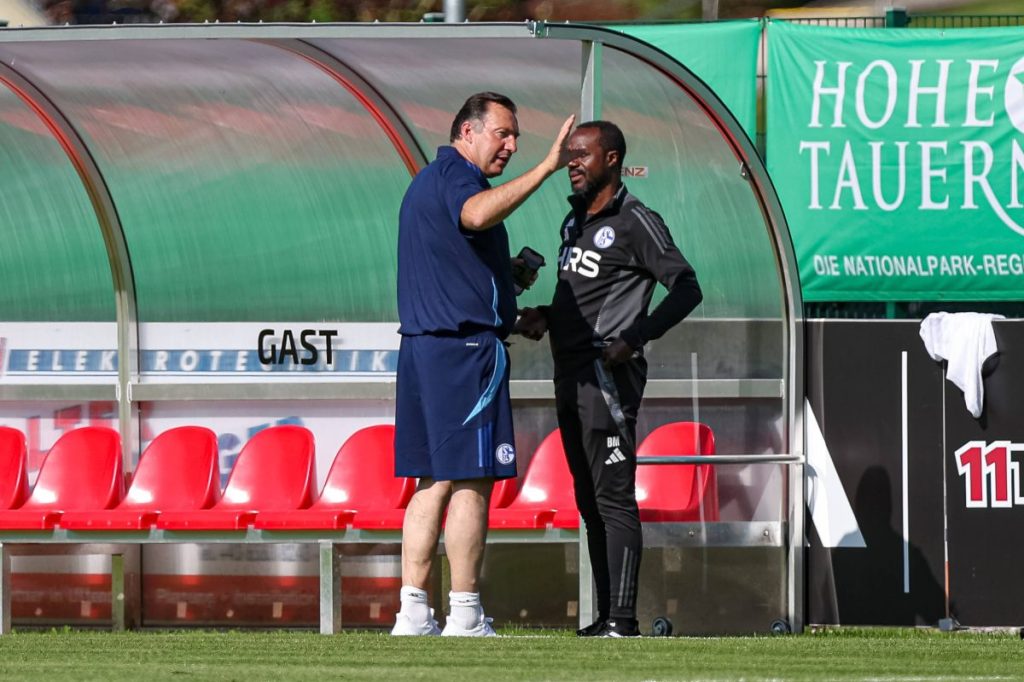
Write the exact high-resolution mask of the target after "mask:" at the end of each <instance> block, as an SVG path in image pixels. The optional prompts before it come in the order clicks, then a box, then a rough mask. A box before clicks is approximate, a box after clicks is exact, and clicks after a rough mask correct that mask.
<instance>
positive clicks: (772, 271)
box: [603, 48, 783, 319]
mask: <svg viewBox="0 0 1024 682" xmlns="http://www.w3.org/2000/svg"><path fill="white" fill-rule="evenodd" d="M603 65H604V72H603V78H604V80H603V83H604V117H605V118H607V119H609V120H611V121H615V122H616V123H618V124H619V125H620V126H621V127H622V129H623V131H624V133H625V135H626V142H627V145H628V151H627V154H626V163H625V165H626V166H627V167H629V166H645V167H647V169H648V172H649V174H648V177H646V178H640V177H637V178H632V179H629V180H627V184H628V186H629V188H630V191H632V192H633V193H634V194H636V195H637V196H638V197H639V198H640V199H641V200H643V201H644V202H645V203H647V204H648V205H649V206H650V207H651V208H652V209H654V210H655V211H657V212H658V213H660V214H661V215H662V217H663V218H664V219H665V222H666V224H667V225H668V226H669V228H670V230H671V231H672V234H673V237H674V238H675V241H676V243H677V245H678V246H679V248H680V249H681V250H682V252H683V253H684V255H686V257H687V259H688V260H690V262H691V263H692V264H693V265H694V267H695V268H696V270H697V274H698V276H699V278H700V281H701V287H702V289H703V291H704V303H703V304H702V305H701V308H700V309H699V310H698V311H697V314H698V315H699V316H701V317H706V318H741V319H749V318H769V319H780V318H782V316H783V308H782V306H783V289H782V282H781V279H780V277H779V265H778V262H777V260H776V257H775V247H774V245H773V243H772V240H771V236H770V232H769V229H768V227H767V225H766V224H765V218H764V216H763V215H762V213H761V210H760V206H759V204H758V201H757V197H756V196H755V194H754V191H753V188H752V186H751V184H750V183H749V182H748V181H747V179H746V178H745V177H744V176H743V174H742V170H743V169H742V167H741V163H740V160H739V159H738V158H737V157H736V155H735V154H734V152H733V150H732V149H731V148H730V146H729V143H728V141H727V140H726V138H725V137H724V133H723V131H722V130H720V129H719V128H718V127H717V126H716V125H715V123H714V121H713V120H712V119H711V118H710V117H709V115H708V114H707V112H706V111H705V110H704V109H703V108H702V107H701V106H700V105H699V104H698V103H697V102H696V101H695V100H694V99H693V98H692V97H691V96H690V95H689V94H687V93H686V91H684V90H683V89H682V88H681V87H680V86H679V85H677V84H676V83H675V82H673V81H672V80H670V79H669V78H668V77H667V76H665V75H664V74H662V73H661V72H659V71H657V70H656V69H652V68H651V66H650V65H649V64H647V63H645V62H642V61H640V60H639V59H636V58H635V57H632V56H630V55H628V54H625V53H624V52H621V51H618V50H615V49H613V48H609V49H606V50H605V51H604V60H603Z"/></svg>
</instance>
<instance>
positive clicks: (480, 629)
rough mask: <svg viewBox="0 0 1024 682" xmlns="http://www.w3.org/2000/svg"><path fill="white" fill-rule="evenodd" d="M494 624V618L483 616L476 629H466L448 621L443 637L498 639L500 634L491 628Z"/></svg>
mask: <svg viewBox="0 0 1024 682" xmlns="http://www.w3.org/2000/svg"><path fill="white" fill-rule="evenodd" d="M492 622H494V619H493V618H488V617H487V616H483V617H482V618H480V622H479V623H477V624H476V626H475V627H472V628H470V629H468V630H467V629H466V628H464V627H462V626H461V625H457V624H456V623H453V622H452V621H450V620H449V621H448V622H447V623H445V625H444V632H442V633H441V636H442V637H497V636H498V633H497V632H495V631H494V628H492V627H491V623H492Z"/></svg>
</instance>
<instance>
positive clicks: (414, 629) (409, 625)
mask: <svg viewBox="0 0 1024 682" xmlns="http://www.w3.org/2000/svg"><path fill="white" fill-rule="evenodd" d="M391 634H392V635H393V636H398V637H423V636H434V637H436V636H438V635H440V634H441V628H440V627H438V625H437V621H436V620H434V609H430V620H428V621H427V622H425V623H419V624H417V623H414V622H412V621H411V620H410V619H409V616H407V615H405V614H404V613H397V614H395V627H393V628H391Z"/></svg>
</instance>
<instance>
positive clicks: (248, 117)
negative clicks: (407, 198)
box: [0, 40, 409, 322]
mask: <svg viewBox="0 0 1024 682" xmlns="http://www.w3.org/2000/svg"><path fill="white" fill-rule="evenodd" d="M0 58H3V59H4V60H6V61H15V60H16V62H17V64H18V65H19V69H20V70H21V72H22V73H24V74H25V75H26V77H28V78H30V79H31V80H33V81H34V82H35V83H36V84H37V85H39V86H40V87H41V88H42V89H44V90H45V92H46V93H47V94H48V95H49V96H50V97H51V98H52V99H53V101H54V102H55V104H56V105H57V106H58V107H59V108H60V109H61V110H62V111H63V112H64V113H65V114H66V115H67V116H68V117H69V118H70V119H71V121H72V123H73V124H74V125H75V126H76V128H77V129H78V130H79V131H80V132H81V134H82V136H83V137H84V139H85V140H86V144H87V145H88V146H89V147H90V149H91V150H92V152H93V154H94V156H95V158H96V161H97V163H98V164H99V166H100V169H101V171H102V172H103V174H104V176H105V178H106V181H107V183H108V185H109V186H110V189H111V193H112V195H113V197H114V201H115V203H116V204H117V208H118V212H119V214H120V217H121V220H122V221H123V223H124V228H125V233H126V238H127V241H128V247H129V250H130V252H131V257H132V261H133V269H134V273H135V277H136V291H137V298H138V309H139V319H140V321H171V322H173V321H248V320H281V321H288V320H317V319H331V320H358V321H383V320H393V319H395V317H396V315H395V282H394V280H395V278H394V271H395V248H394V243H395V235H396V230H397V212H398V205H399V203H400V201H401V197H402V194H403V193H404V191H405V188H406V186H407V185H408V182H409V172H408V170H407V169H406V167H405V165H404V164H403V162H402V160H401V157H400V156H399V155H398V153H397V152H396V150H395V148H394V147H393V146H392V144H391V142H390V140H389V139H388V138H387V137H386V135H385V134H384V132H383V129H382V128H380V126H379V125H378V124H377V123H376V122H375V121H374V119H373V117H372V116H371V115H370V114H369V113H368V112H367V110H366V109H364V108H363V106H362V105H361V104H360V103H359V102H358V101H357V100H356V98H355V97H354V96H353V95H352V94H351V93H349V92H348V91H347V90H346V89H345V88H344V87H342V85H340V84H339V83H338V82H336V81H335V80H334V79H333V78H331V77H330V76H329V75H328V74H327V73H325V72H324V71H322V70H321V69H319V68H318V67H317V66H315V65H313V64H311V63H309V62H308V61H306V60H304V59H302V58H299V57H297V56H295V55H293V54H292V53H290V52H288V51H286V50H284V49H281V48H279V47H275V46H271V45H267V44H262V43H258V42H254V41H246V40H173V41H171V40H158V41H134V40H125V41H120V40H119V41H117V42H116V45H112V44H109V43H107V42H105V41H95V42H85V41H83V42H71V41H69V42H55V43H46V44H8V45H3V46H0Z"/></svg>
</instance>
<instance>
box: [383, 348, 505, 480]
mask: <svg viewBox="0 0 1024 682" xmlns="http://www.w3.org/2000/svg"><path fill="white" fill-rule="evenodd" d="M508 376H509V367H508V351H506V350H505V344H503V343H502V342H501V340H500V339H499V338H498V337H497V335H496V334H494V333H491V332H486V333H482V334H476V335H473V336H467V337H461V338H460V337H448V336H429V335H422V336H403V337H402V345H401V348H400V350H399V352H398V388H397V392H398V400H397V404H396V406H395V475H396V476H414V477H418V478H432V479H435V480H438V481H460V480H467V479H474V478H496V479H500V478H513V477H514V476H515V475H516V441H515V436H514V433H513V431H512V403H511V401H510V400H509V395H508Z"/></svg>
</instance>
